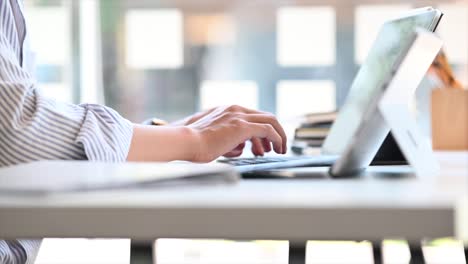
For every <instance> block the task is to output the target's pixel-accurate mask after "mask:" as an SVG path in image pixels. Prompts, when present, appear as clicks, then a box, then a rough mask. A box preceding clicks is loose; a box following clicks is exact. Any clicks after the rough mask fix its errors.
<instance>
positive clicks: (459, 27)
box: [437, 2, 468, 65]
mask: <svg viewBox="0 0 468 264" xmlns="http://www.w3.org/2000/svg"><path fill="white" fill-rule="evenodd" d="M439 9H440V10H441V11H442V12H443V13H444V17H443V18H442V21H441V22H440V24H439V27H438V29H437V33H439V34H440V36H441V37H442V39H443V40H444V50H445V52H446V53H447V58H448V60H449V61H450V63H457V64H465V65H466V64H468V3H466V2H464V3H462V2H460V3H458V4H447V5H440V6H439Z"/></svg>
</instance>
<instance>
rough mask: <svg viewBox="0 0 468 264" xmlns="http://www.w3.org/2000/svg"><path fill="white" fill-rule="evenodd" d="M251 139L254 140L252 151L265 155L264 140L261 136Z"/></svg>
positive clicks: (257, 154)
mask: <svg viewBox="0 0 468 264" xmlns="http://www.w3.org/2000/svg"><path fill="white" fill-rule="evenodd" d="M250 141H251V142H252V153H253V154H254V155H255V156H263V155H264V154H265V151H264V150H263V144H262V141H261V140H260V139H259V138H252V139H251V140H250Z"/></svg>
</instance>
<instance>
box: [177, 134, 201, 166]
mask: <svg viewBox="0 0 468 264" xmlns="http://www.w3.org/2000/svg"><path fill="white" fill-rule="evenodd" d="M177 129H178V130H179V133H180V135H181V139H182V141H183V142H184V143H185V144H184V148H183V153H182V155H181V156H183V157H184V158H183V159H184V160H186V161H191V162H197V161H198V160H199V157H200V155H201V153H202V150H201V146H202V144H201V137H200V134H199V133H198V131H197V130H195V129H193V128H191V127H189V126H181V127H177Z"/></svg>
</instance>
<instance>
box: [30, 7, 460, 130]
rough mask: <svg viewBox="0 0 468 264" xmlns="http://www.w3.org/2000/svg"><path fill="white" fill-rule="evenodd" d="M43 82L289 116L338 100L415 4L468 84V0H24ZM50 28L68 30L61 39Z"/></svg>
mask: <svg viewBox="0 0 468 264" xmlns="http://www.w3.org/2000/svg"><path fill="white" fill-rule="evenodd" d="M25 5H26V14H27V18H28V21H27V22H28V24H29V29H30V30H29V32H30V33H31V36H32V41H33V47H34V49H35V51H36V52H37V53H38V67H37V77H38V82H39V84H40V85H39V86H40V87H41V89H42V90H43V91H44V92H45V93H46V94H47V95H49V96H51V97H55V98H57V99H60V100H63V101H68V102H74V103H79V102H89V103H102V104H106V105H108V106H110V107H112V108H114V109H116V110H117V111H119V112H120V113H121V114H122V115H123V116H125V117H126V118H128V119H130V120H131V121H134V122H141V121H142V120H144V119H146V118H148V117H152V116H158V117H160V118H163V119H167V120H175V119H178V118H181V117H183V116H186V115H188V114H190V113H193V112H195V111H198V110H201V109H206V108H209V107H211V106H216V105H222V104H240V105H243V106H246V107H251V108H256V109H261V110H265V111H270V112H273V113H275V114H277V115H278V116H279V117H280V118H282V119H288V118H291V117H296V116H299V115H301V114H304V113H311V112H327V111H333V110H336V109H339V107H340V106H341V105H342V103H343V101H344V99H345V98H346V95H347V92H348V88H349V87H350V84H351V82H352V80H353V77H354V75H355V73H356V72H357V70H358V68H359V66H360V64H361V63H362V61H363V60H364V59H365V56H366V54H367V51H368V50H369V48H370V45H371V43H372V41H373V40H374V38H375V37H376V35H377V32H378V29H379V27H380V25H381V24H382V23H383V21H385V20H386V19H389V18H392V17H394V16H396V15H398V14H400V13H401V12H403V11H405V10H408V9H410V8H415V7H422V6H427V5H432V6H434V7H437V8H439V9H441V10H442V11H443V12H444V13H445V16H444V18H443V20H442V23H441V24H440V27H439V29H438V34H439V35H440V36H441V37H442V38H443V39H444V41H445V50H446V52H447V54H448V58H449V61H450V63H451V64H452V65H453V67H454V69H455V71H456V74H457V77H458V78H459V79H460V80H461V82H462V83H463V84H464V85H465V86H466V85H467V84H468V54H467V53H468V1H466V0H463V1H460V0H458V1H457V0H438V1H421V0H417V1H416V0H413V1H407V0H405V1H400V0H394V1H383V0H362V1H361V0H353V1H345V0H328V1H325V0H297V1H293V0H290V1H281V0H256V1H251V0H237V1H232V0H25ZM51 39H54V40H57V41H51Z"/></svg>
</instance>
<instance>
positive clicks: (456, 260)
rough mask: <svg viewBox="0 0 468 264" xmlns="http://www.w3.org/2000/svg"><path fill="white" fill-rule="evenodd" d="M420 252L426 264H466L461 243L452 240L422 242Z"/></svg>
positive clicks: (442, 239)
mask: <svg viewBox="0 0 468 264" xmlns="http://www.w3.org/2000/svg"><path fill="white" fill-rule="evenodd" d="M422 244H423V245H422V251H423V256H424V260H425V262H426V263H427V264H439V263H451V264H466V262H465V253H464V252H463V251H464V250H463V249H464V246H463V242H462V241H460V240H456V239H453V238H440V239H435V240H429V241H423V243H422Z"/></svg>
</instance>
